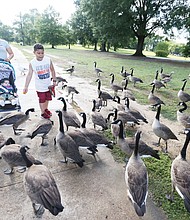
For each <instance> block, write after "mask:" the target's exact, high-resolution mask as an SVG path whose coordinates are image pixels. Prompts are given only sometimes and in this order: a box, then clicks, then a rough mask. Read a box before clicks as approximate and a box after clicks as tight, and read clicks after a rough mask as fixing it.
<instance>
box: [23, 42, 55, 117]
mask: <svg viewBox="0 0 190 220" xmlns="http://www.w3.org/2000/svg"><path fill="white" fill-rule="evenodd" d="M34 54H35V58H34V59H33V60H31V61H30V64H29V71H28V75H27V76H26V82H25V86H24V89H23V93H24V94H25V93H27V92H28V86H29V84H30V81H31V79H32V75H33V73H34V74H35V87H36V92H37V95H38V98H39V105H40V109H41V116H42V117H43V118H46V119H49V118H50V117H51V115H52V113H51V112H50V111H49V110H48V103H49V101H51V100H52V96H51V93H50V91H49V89H48V87H49V86H50V85H51V78H52V79H53V85H54V86H55V85H56V74H55V69H54V66H53V63H52V61H51V59H50V58H49V57H46V56H44V47H43V45H42V44H39V43H37V44H35V45H34Z"/></svg>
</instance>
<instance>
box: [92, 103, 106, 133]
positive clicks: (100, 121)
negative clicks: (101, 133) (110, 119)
mask: <svg viewBox="0 0 190 220" xmlns="http://www.w3.org/2000/svg"><path fill="white" fill-rule="evenodd" d="M92 103H93V107H92V111H91V119H92V123H93V124H94V128H96V126H97V125H98V126H100V127H102V129H103V130H106V129H108V125H107V123H106V119H105V118H104V117H103V115H102V114H101V113H100V112H97V111H96V100H93V101H92Z"/></svg>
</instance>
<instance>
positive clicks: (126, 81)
mask: <svg viewBox="0 0 190 220" xmlns="http://www.w3.org/2000/svg"><path fill="white" fill-rule="evenodd" d="M127 85H128V80H127V79H125V86H124V88H123V89H124V90H126V89H127Z"/></svg>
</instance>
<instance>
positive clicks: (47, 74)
mask: <svg viewBox="0 0 190 220" xmlns="http://www.w3.org/2000/svg"><path fill="white" fill-rule="evenodd" d="M30 63H31V65H32V69H33V71H34V73H35V86H36V91H38V92H47V91H48V86H50V85H51V71H50V58H49V57H46V56H44V58H43V60H42V61H38V60H37V59H36V58H34V59H33V60H31V62H30Z"/></svg>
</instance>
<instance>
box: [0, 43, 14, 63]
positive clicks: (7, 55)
mask: <svg viewBox="0 0 190 220" xmlns="http://www.w3.org/2000/svg"><path fill="white" fill-rule="evenodd" d="M13 57H14V53H13V51H12V49H11V47H10V45H9V43H8V42H7V41H6V40H3V39H0V60H4V61H6V62H10V60H11V59H12V58H13Z"/></svg>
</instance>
